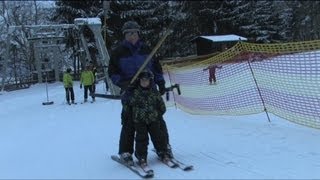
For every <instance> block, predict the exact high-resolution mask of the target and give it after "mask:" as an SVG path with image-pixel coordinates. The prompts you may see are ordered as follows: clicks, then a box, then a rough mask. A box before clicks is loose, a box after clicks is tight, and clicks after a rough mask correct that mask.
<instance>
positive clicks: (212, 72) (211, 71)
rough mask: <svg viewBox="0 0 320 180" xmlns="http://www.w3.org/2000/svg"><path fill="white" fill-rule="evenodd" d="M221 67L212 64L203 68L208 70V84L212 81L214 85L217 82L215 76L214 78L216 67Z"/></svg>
mask: <svg viewBox="0 0 320 180" xmlns="http://www.w3.org/2000/svg"><path fill="white" fill-rule="evenodd" d="M217 68H218V69H221V68H222V66H219V65H216V64H213V65H210V66H208V67H207V68H204V69H203V71H206V70H209V83H210V85H212V81H213V84H214V85H216V84H217V78H216V69H217Z"/></svg>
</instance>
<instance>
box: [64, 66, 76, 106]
mask: <svg viewBox="0 0 320 180" xmlns="http://www.w3.org/2000/svg"><path fill="white" fill-rule="evenodd" d="M63 85H64V88H65V90H66V100H67V103H68V104H69V105H71V103H72V104H75V102H74V91H73V79H72V76H71V68H68V69H67V71H66V72H65V73H64V74H63ZM70 98H71V103H70Z"/></svg>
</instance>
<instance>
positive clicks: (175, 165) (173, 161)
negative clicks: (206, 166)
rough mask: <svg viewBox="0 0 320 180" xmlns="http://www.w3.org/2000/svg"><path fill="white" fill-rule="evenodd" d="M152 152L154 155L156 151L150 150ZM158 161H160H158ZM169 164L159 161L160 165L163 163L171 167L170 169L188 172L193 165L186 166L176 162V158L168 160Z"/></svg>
mask: <svg viewBox="0 0 320 180" xmlns="http://www.w3.org/2000/svg"><path fill="white" fill-rule="evenodd" d="M152 151H153V152H155V153H156V150H155V149H152ZM159 160H160V159H159ZM168 160H169V162H164V161H161V160H160V161H161V162H162V163H164V164H165V165H167V166H169V167H171V168H177V167H178V168H179V169H181V170H183V171H190V170H193V165H188V164H185V163H183V162H181V161H179V160H177V159H176V158H170V159H168Z"/></svg>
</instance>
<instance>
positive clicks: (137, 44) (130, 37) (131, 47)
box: [108, 21, 172, 164]
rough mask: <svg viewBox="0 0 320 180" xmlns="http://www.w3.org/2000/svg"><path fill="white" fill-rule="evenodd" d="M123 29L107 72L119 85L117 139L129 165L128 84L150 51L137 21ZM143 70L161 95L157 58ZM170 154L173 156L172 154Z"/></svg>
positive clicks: (162, 86) (131, 129)
mask: <svg viewBox="0 0 320 180" xmlns="http://www.w3.org/2000/svg"><path fill="white" fill-rule="evenodd" d="M122 32H123V34H124V36H125V40H124V41H123V42H122V43H121V44H120V45H119V46H118V47H117V48H116V49H115V50H114V51H113V52H112V53H111V57H110V63H109V68H108V75H109V77H110V79H111V80H112V82H113V84H115V85H117V86H119V87H120V88H121V93H122V94H123V95H122V97H121V103H122V112H121V124H122V128H121V134H120V142H119V155H120V158H121V159H122V160H123V161H126V162H129V163H130V164H131V163H133V159H132V154H133V143H134V133H135V129H134V125H133V120H132V107H130V106H129V105H128V99H130V97H131V96H132V91H133V89H132V88H131V87H128V86H129V84H130V81H131V79H132V78H133V76H134V75H135V74H136V72H137V71H138V69H139V68H140V67H141V65H142V64H143V63H144V61H145V59H146V58H147V56H148V54H149V53H150V52H151V50H150V48H149V47H148V46H147V45H145V44H144V43H143V42H142V41H141V40H140V37H139V33H140V26H139V24H138V23H137V22H135V21H128V22H126V23H125V24H124V25H123V27H122ZM145 69H148V70H149V71H151V72H152V73H153V74H154V83H155V84H157V85H158V88H159V92H160V94H161V95H163V94H164V93H165V81H164V78H163V74H162V73H163V72H162V67H161V65H160V63H159V61H156V60H155V59H152V60H151V61H150V62H149V63H148V64H147V66H146V67H145ZM154 88H156V87H154ZM159 119H160V124H161V130H162V133H163V134H164V136H165V137H166V143H167V144H168V152H170V153H171V149H169V147H170V146H169V138H168V130H167V127H166V123H165V121H164V120H163V118H162V116H161V117H159ZM170 155H171V156H172V153H171V154H170Z"/></svg>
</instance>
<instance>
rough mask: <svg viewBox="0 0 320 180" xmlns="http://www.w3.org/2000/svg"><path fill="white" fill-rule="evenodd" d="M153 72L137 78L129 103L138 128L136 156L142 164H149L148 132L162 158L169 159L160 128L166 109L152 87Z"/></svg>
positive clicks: (141, 74) (142, 74)
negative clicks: (160, 118)
mask: <svg viewBox="0 0 320 180" xmlns="http://www.w3.org/2000/svg"><path fill="white" fill-rule="evenodd" d="M151 82H153V74H152V73H151V72H147V71H143V72H141V73H140V74H139V76H138V78H137V87H136V88H135V89H134V91H133V96H132V98H131V99H130V102H129V105H130V106H131V107H132V112H133V113H132V114H133V123H134V127H135V130H136V137H135V141H136V146H135V150H136V151H135V156H136V157H137V159H138V164H139V165H140V166H147V152H148V144H149V139H148V133H149V134H150V137H151V139H152V142H153V144H154V147H155V149H156V150H157V152H158V156H159V157H160V159H161V160H168V158H169V156H168V153H167V152H166V150H167V148H166V146H167V143H166V139H165V135H164V134H163V133H162V131H161V130H160V120H159V116H162V115H163V114H164V113H165V111H166V106H165V104H164V102H163V99H162V97H161V95H160V93H159V92H158V91H157V90H156V89H155V88H153V87H152V84H151Z"/></svg>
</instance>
